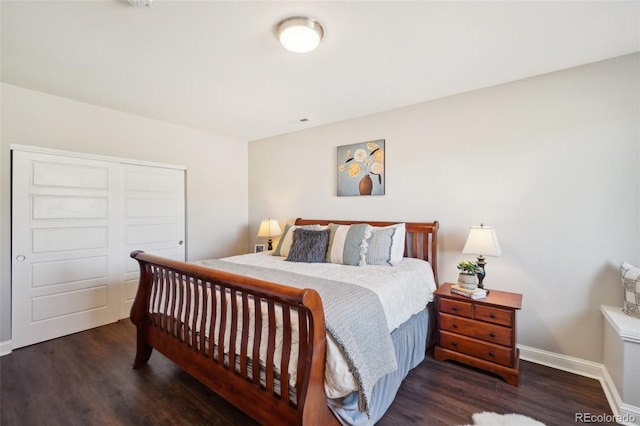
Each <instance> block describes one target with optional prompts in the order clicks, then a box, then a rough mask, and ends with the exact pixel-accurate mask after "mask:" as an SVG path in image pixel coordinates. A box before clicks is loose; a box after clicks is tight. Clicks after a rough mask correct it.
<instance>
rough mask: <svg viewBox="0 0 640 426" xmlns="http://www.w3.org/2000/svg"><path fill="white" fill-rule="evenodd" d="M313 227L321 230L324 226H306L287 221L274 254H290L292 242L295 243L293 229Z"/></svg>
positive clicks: (312, 228) (284, 255)
mask: <svg viewBox="0 0 640 426" xmlns="http://www.w3.org/2000/svg"><path fill="white" fill-rule="evenodd" d="M300 228H302V229H311V230H320V229H322V227H320V226H318V225H305V226H297V225H292V224H290V223H287V224H286V225H285V227H284V232H283V233H282V235H281V236H280V240H278V244H277V245H276V249H275V250H274V251H273V255H274V256H282V257H287V256H289V251H290V250H291V244H293V231H295V230H296V229H300Z"/></svg>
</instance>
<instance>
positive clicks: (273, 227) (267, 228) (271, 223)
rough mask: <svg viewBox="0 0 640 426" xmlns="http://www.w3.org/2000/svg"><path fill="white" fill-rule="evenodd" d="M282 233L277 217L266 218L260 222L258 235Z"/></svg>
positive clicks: (275, 235) (268, 235)
mask: <svg viewBox="0 0 640 426" xmlns="http://www.w3.org/2000/svg"><path fill="white" fill-rule="evenodd" d="M281 234H282V229H280V225H279V224H278V221H277V220H275V219H265V220H263V221H262V222H260V229H258V237H277V236H278V235H281Z"/></svg>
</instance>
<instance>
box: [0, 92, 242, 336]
mask: <svg viewBox="0 0 640 426" xmlns="http://www.w3.org/2000/svg"><path fill="white" fill-rule="evenodd" d="M0 105H1V108H2V121H1V133H0V135H1V137H2V145H1V149H0V186H1V188H2V195H1V197H0V233H1V236H2V237H1V243H0V266H1V268H0V280H1V281H0V283H1V284H0V309H1V310H0V341H6V340H9V339H10V337H11V323H10V321H11V310H10V307H11V271H10V269H11V257H10V256H11V254H10V249H11V241H10V229H11V222H10V213H11V211H10V188H11V186H10V177H11V172H10V149H9V146H10V145H11V144H22V145H31V146H39V147H46V148H54V149H61V150H66V151H76V152H85V153H91V154H98V155H107V156H114V157H124V158H132V159H139V160H144V161H153V162H160V163H168V164H179V165H184V166H186V167H187V192H186V198H187V253H188V254H187V256H188V259H189V260H195V259H202V258H211V257H221V256H225V255H232V254H239V253H242V252H245V251H246V250H247V245H248V234H247V229H246V228H247V215H248V212H247V196H248V195H247V194H248V193H247V191H248V190H247V185H248V183H247V176H248V171H247V155H248V153H247V150H248V148H247V143H246V142H245V141H238V140H233V139H229V138H225V137H222V136H218V135H213V134H209V133H205V132H200V131H196V130H192V129H189V128H186V127H181V126H177V125H173V124H169V123H164V122H160V121H156V120H151V119H147V118H143V117H138V116H134V115H131V114H126V113H122V112H118V111H114V110H110V109H106V108H101V107H97V106H94V105H89V104H85V103H80V102H75V101H72V100H69V99H65V98H59V97H55V96H50V95H46V94H43V93H39V92H34V91H31V90H26V89H22V88H19V87H16V86H12V85H7V84H3V85H2V102H1V104H0Z"/></svg>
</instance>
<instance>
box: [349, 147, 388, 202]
mask: <svg viewBox="0 0 640 426" xmlns="http://www.w3.org/2000/svg"><path fill="white" fill-rule="evenodd" d="M348 195H384V139H379V140H376V141H371V142H362V143H356V144H352V145H343V146H339V147H338V196H339V197H341V196H348Z"/></svg>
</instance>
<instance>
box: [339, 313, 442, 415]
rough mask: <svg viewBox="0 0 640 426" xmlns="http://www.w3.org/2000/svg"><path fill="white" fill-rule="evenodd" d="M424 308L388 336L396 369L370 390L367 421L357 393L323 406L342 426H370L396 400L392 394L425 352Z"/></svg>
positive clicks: (426, 331)
mask: <svg viewBox="0 0 640 426" xmlns="http://www.w3.org/2000/svg"><path fill="white" fill-rule="evenodd" d="M429 308H430V307H429V306H428V307H427V308H425V309H424V310H422V311H421V312H419V313H417V314H415V315H413V316H412V317H411V318H409V320H407V321H406V322H405V323H404V324H402V325H401V326H400V327H398V328H397V329H396V330H394V331H393V333H391V340H392V341H393V347H394V350H395V353H396V359H397V361H398V369H397V370H395V371H393V372H391V373H389V374H387V375H386V376H384V377H382V378H381V379H380V380H378V382H377V383H376V385H375V386H374V387H373V393H372V395H371V400H370V414H371V418H368V417H367V414H366V413H362V412H360V411H358V393H357V392H352V393H351V394H349V395H347V396H346V397H344V398H337V399H329V400H328V402H327V404H328V406H329V408H330V409H331V411H332V412H333V413H334V414H335V416H336V417H337V418H338V420H339V421H340V423H342V424H343V425H357V426H360V425H373V424H375V423H376V422H377V421H378V420H380V418H382V416H383V415H384V413H386V412H387V409H388V408H389V406H391V403H392V402H393V400H394V399H395V397H396V393H397V392H398V389H399V388H400V385H401V384H402V381H403V380H404V378H405V377H406V376H407V374H408V373H409V371H410V370H411V369H413V368H415V367H416V366H418V364H420V363H421V362H422V361H423V360H424V357H425V353H426V350H427V338H428V334H429V333H428V330H429V329H431V328H432V327H430V326H429V320H430V315H429V311H430V309H429Z"/></svg>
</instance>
